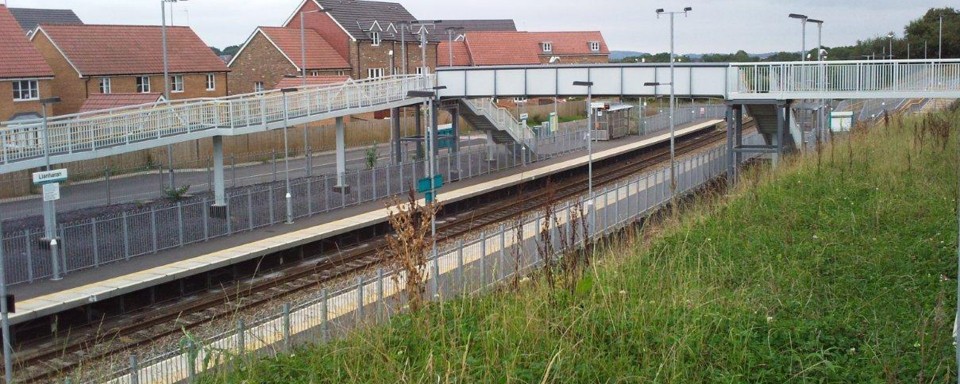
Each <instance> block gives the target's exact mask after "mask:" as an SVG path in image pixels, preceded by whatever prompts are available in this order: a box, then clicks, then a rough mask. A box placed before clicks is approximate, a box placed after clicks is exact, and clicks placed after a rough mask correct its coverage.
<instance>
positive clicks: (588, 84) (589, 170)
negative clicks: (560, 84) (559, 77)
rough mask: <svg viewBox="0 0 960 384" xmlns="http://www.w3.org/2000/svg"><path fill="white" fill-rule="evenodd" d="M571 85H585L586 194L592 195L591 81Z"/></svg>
mask: <svg viewBox="0 0 960 384" xmlns="http://www.w3.org/2000/svg"><path fill="white" fill-rule="evenodd" d="M573 85H575V86H578V87H587V196H591V197H592V196H593V106H592V104H593V82H592V81H574V82H573Z"/></svg>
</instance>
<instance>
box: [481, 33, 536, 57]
mask: <svg viewBox="0 0 960 384" xmlns="http://www.w3.org/2000/svg"><path fill="white" fill-rule="evenodd" d="M465 39H466V42H467V46H468V49H469V52H470V57H471V58H472V59H473V65H521V64H540V57H539V56H537V49H538V48H537V43H536V42H535V41H534V40H533V39H531V38H530V35H529V34H528V33H526V32H467V34H466V38H465Z"/></svg>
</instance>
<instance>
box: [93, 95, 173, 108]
mask: <svg viewBox="0 0 960 384" xmlns="http://www.w3.org/2000/svg"><path fill="white" fill-rule="evenodd" d="M162 96H163V95H162V94H159V93H109V94H99V93H98V94H94V95H90V97H88V98H87V100H86V101H84V102H83V106H81V107H80V112H81V113H83V112H93V111H102V110H104V109H112V108H120V107H129V106H134V105H141V104H151V103H156V102H157V100H160V98H161V97H162Z"/></svg>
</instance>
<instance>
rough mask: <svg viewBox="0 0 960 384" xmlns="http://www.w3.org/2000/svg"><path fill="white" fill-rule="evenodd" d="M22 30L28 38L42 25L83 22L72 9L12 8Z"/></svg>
mask: <svg viewBox="0 0 960 384" xmlns="http://www.w3.org/2000/svg"><path fill="white" fill-rule="evenodd" d="M10 13H12V14H13V17H14V18H15V19H17V23H19V24H20V28H23V33H25V34H26V35H27V36H30V35H32V34H33V32H34V31H36V30H37V27H38V26H40V24H57V25H80V24H83V21H82V20H80V18H79V17H77V14H76V13H74V12H73V10H70V9H40V8H10Z"/></svg>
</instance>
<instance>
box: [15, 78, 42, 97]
mask: <svg viewBox="0 0 960 384" xmlns="http://www.w3.org/2000/svg"><path fill="white" fill-rule="evenodd" d="M24 85H26V89H24V88H23V87H24ZM10 87H11V88H13V101H31V100H40V80H37V79H26V80H14V81H13V82H12V83H11V85H10ZM24 93H26V95H27V97H23V95H24Z"/></svg>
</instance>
